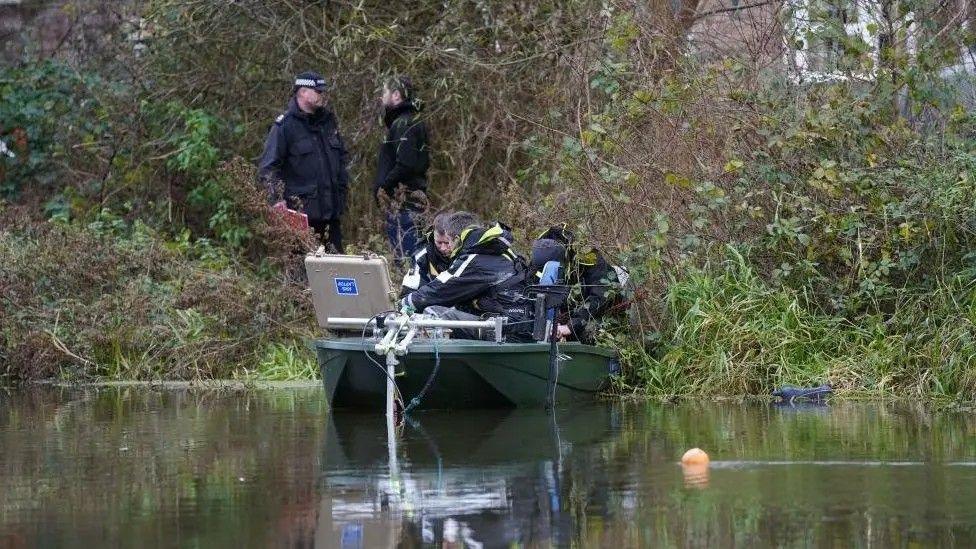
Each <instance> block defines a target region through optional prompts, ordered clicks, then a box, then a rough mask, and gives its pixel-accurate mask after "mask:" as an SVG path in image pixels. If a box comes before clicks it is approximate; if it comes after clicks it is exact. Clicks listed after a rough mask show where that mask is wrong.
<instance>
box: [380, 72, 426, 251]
mask: <svg viewBox="0 0 976 549" xmlns="http://www.w3.org/2000/svg"><path fill="white" fill-rule="evenodd" d="M380 102H381V103H382V104H383V108H384V115H383V123H384V124H385V125H386V136H385V138H384V139H383V142H382V144H381V145H380V150H379V155H378V159H377V169H376V179H375V180H374V182H373V194H375V195H376V199H377V201H378V202H379V204H380V206H381V207H382V208H383V209H384V210H386V233H387V236H388V237H389V239H390V246H391V247H392V248H393V255H394V256H395V257H396V259H397V260H398V261H399V260H402V259H404V258H406V257H409V256H410V255H411V254H413V253H414V251H415V250H416V249H417V246H418V244H420V242H419V240H420V238H419V236H418V234H417V217H419V215H418V214H419V213H420V212H422V211H423V210H424V209H426V207H427V194H426V192H427V168H429V167H430V146H429V144H428V139H427V126H426V125H425V124H424V121H423V120H422V119H421V118H420V117H419V113H420V106H419V104H418V102H417V100H416V98H415V97H414V90H413V82H412V81H411V80H410V78H408V77H406V76H397V77H393V78H390V79H388V80H387V81H386V83H385V84H384V85H383V93H382V95H381V97H380Z"/></svg>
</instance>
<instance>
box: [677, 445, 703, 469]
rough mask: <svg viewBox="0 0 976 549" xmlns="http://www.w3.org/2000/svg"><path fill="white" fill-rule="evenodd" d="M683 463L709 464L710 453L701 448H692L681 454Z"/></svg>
mask: <svg viewBox="0 0 976 549" xmlns="http://www.w3.org/2000/svg"><path fill="white" fill-rule="evenodd" d="M681 464H682V465H705V466H707V465H708V454H706V453H705V451H704V450H702V449H701V448H692V449H691V450H688V451H687V452H685V455H683V456H681Z"/></svg>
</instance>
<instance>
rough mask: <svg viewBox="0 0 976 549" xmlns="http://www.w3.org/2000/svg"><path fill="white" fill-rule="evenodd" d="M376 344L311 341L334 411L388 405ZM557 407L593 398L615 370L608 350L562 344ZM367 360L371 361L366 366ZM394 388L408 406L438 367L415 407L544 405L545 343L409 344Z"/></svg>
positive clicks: (456, 341) (460, 341)
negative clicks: (428, 387)
mask: <svg viewBox="0 0 976 549" xmlns="http://www.w3.org/2000/svg"><path fill="white" fill-rule="evenodd" d="M374 345H375V341H374V340H363V339H361V338H356V337H351V338H337V339H323V340H319V341H316V342H315V350H316V353H317V355H318V361H319V367H320V368H321V370H322V380H323V384H324V386H325V390H326V394H327V395H328V397H329V402H330V404H331V406H332V407H334V408H358V409H374V410H382V409H384V407H385V405H386V400H385V399H386V374H385V372H384V370H383V369H382V368H381V367H380V366H378V365H377V363H379V364H384V357H383V356H381V355H378V354H376V353H375V352H374V351H373V346H374ZM559 353H560V354H561V355H564V356H567V357H569V358H568V360H563V361H560V368H559V375H558V381H557V384H556V401H557V402H559V403H567V402H573V401H581V400H593V399H594V398H595V397H596V396H597V395H598V394H599V392H600V391H601V390H603V389H605V388H606V386H607V383H608V382H609V376H610V373H611V372H612V371H613V370H614V369H615V368H616V367H617V361H616V354H615V353H614V352H613V351H610V350H608V349H602V348H599V347H594V346H592V345H583V344H581V343H563V344H560V345H559ZM370 357H371V358H372V360H375V361H376V362H375V363H374V362H373V361H371V360H370ZM397 359H398V360H399V362H400V365H399V366H397V376H396V382H397V387H398V388H399V389H400V393H401V394H402V395H403V398H404V399H405V400H406V401H407V402H408V403H409V401H410V399H412V398H413V397H415V396H417V395H418V394H419V393H420V391H421V389H422V388H423V386H424V384H425V383H426V382H427V380H428V379H429V377H430V375H431V373H432V372H433V370H434V367H435V364H436V362H437V360H438V359H439V361H440V369H439V370H438V372H437V377H436V378H435V379H434V381H433V383H432V384H431V386H430V389H429V390H428V391H427V393H426V394H425V395H424V397H423V399H422V401H421V404H420V405H419V408H421V409H461V408H503V407H516V406H542V405H544V404H545V401H546V393H547V384H548V371H549V345H548V344H547V343H501V344H499V343H494V342H485V341H472V340H463V339H450V340H442V341H439V342H438V344H437V346H436V348H435V346H434V345H433V343H432V342H428V341H424V342H415V343H413V344H411V346H410V352H409V353H408V354H407V355H405V356H401V357H397Z"/></svg>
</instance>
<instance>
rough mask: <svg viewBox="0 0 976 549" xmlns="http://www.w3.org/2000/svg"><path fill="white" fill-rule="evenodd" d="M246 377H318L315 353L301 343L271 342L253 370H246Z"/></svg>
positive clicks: (289, 378) (277, 378)
mask: <svg viewBox="0 0 976 549" xmlns="http://www.w3.org/2000/svg"><path fill="white" fill-rule="evenodd" d="M245 375H246V377H247V378H248V379H254V380H260V381H297V380H303V379H318V377H319V367H318V362H317V361H316V359H315V354H314V353H313V352H312V351H311V350H310V349H308V347H307V346H305V345H302V344H301V343H292V344H290V345H286V344H283V343H272V344H271V345H269V346H268V347H267V349H266V350H265V353H264V356H263V357H262V358H261V361H260V362H258V365H257V368H256V369H255V370H248V371H247V373H246V374H245Z"/></svg>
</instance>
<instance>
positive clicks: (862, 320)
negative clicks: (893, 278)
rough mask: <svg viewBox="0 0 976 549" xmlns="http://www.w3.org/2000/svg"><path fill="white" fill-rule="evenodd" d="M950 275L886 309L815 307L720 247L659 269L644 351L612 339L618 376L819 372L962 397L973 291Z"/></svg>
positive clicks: (713, 383)
mask: <svg viewBox="0 0 976 549" xmlns="http://www.w3.org/2000/svg"><path fill="white" fill-rule="evenodd" d="M972 282H973V281H972V278H971V277H969V276H967V275H965V274H960V275H958V276H956V277H954V278H953V279H952V280H950V281H946V282H943V283H940V284H939V286H938V288H937V289H936V290H935V291H933V292H926V293H918V294H915V295H912V296H910V297H906V298H905V299H904V300H903V301H902V302H901V303H899V304H898V306H897V307H896V308H895V310H894V312H893V313H892V314H890V315H887V316H886V317H883V316H881V315H867V314H865V315H861V316H856V317H854V318H845V317H842V316H839V315H830V314H825V313H823V312H821V311H819V310H818V308H817V307H816V305H814V303H815V300H813V299H811V296H809V295H805V294H804V293H802V292H798V291H796V290H793V289H791V288H788V287H773V286H771V285H770V284H768V283H766V282H764V281H763V280H762V279H760V278H759V277H758V276H757V275H756V273H755V271H754V269H753V268H752V267H751V266H750V265H749V263H748V261H747V260H746V259H745V258H744V257H743V255H742V254H740V253H739V252H737V251H736V250H735V249H732V248H729V258H728V259H727V260H726V261H724V262H722V263H721V264H719V265H708V266H706V267H704V268H690V269H688V270H687V271H686V272H685V273H683V275H682V276H681V277H676V278H672V279H671V283H670V286H669V289H668V292H667V315H666V316H667V318H668V319H669V321H668V324H667V325H666V326H665V327H664V329H663V330H662V333H661V338H660V339H661V342H662V343H661V345H660V347H659V348H658V350H657V351H656V352H654V353H652V352H649V351H648V350H647V349H646V348H645V347H643V346H638V345H634V344H629V345H628V344H626V343H625V344H624V347H623V351H622V353H623V357H624V360H625V362H626V364H627V371H628V373H629V381H630V383H631V384H633V385H635V386H637V387H640V388H641V390H643V391H646V392H649V393H655V394H682V395H730V394H731V395H740V394H768V393H769V391H770V390H771V389H773V388H774V387H775V386H778V385H784V384H790V385H801V386H802V385H818V384H821V383H830V384H831V385H833V386H834V388H835V389H836V390H838V391H839V392H841V393H846V394H860V395H875V396H887V395H913V396H923V395H929V396H936V397H954V398H971V395H972V391H973V390H974V389H976V369H974V367H973V366H974V360H976V344H974V335H976V334H974V330H973V319H974V315H976V290H974V286H973V284H972Z"/></svg>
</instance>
